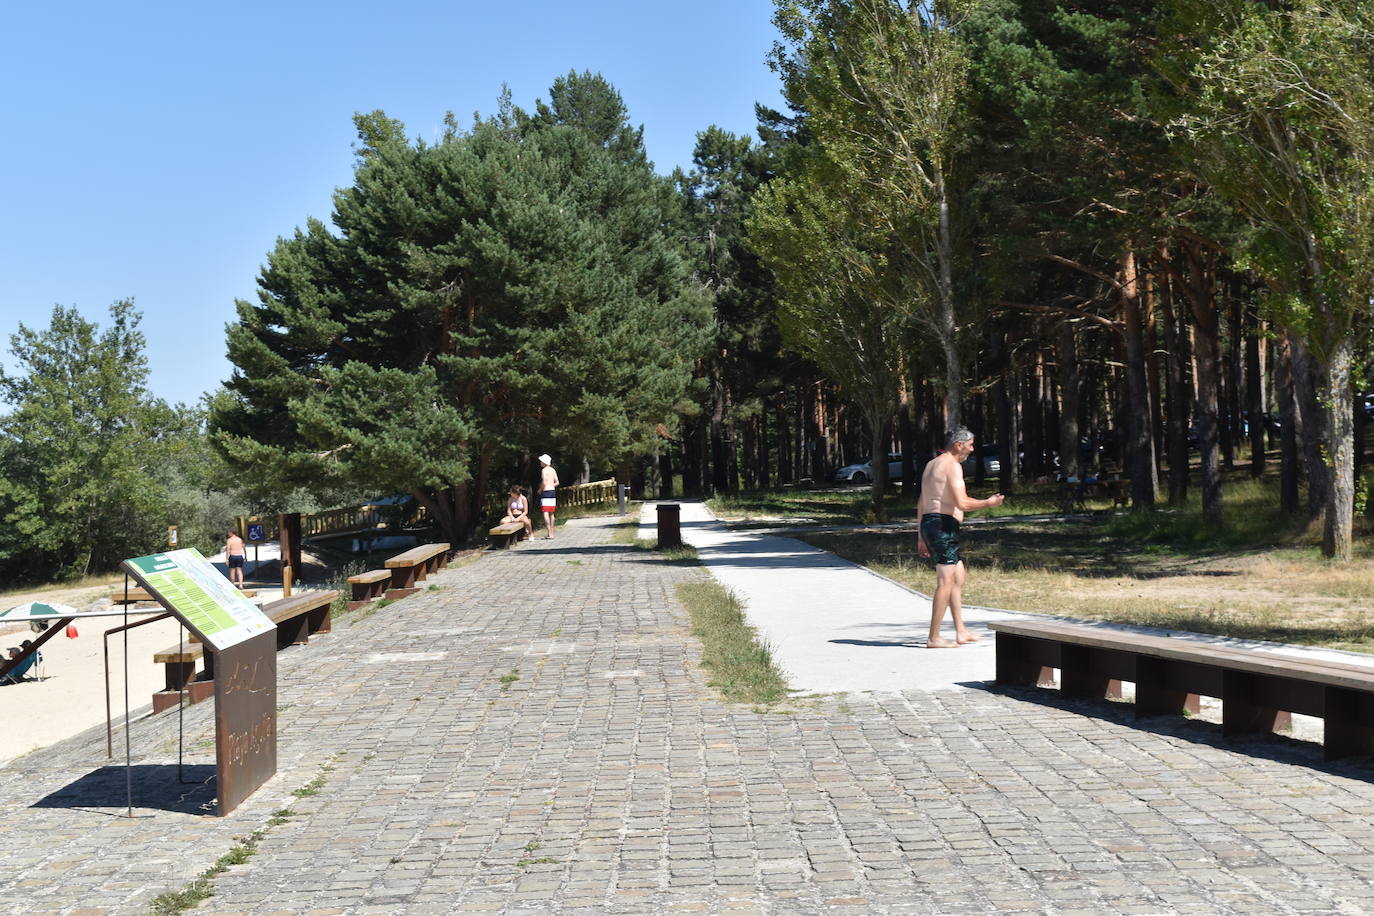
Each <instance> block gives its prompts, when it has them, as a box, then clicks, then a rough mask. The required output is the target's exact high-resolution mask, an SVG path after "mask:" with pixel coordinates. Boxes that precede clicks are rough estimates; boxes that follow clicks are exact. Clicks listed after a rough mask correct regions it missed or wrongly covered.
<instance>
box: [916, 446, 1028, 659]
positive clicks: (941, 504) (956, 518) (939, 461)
mask: <svg viewBox="0 0 1374 916" xmlns="http://www.w3.org/2000/svg"><path fill="white" fill-rule="evenodd" d="M972 453H973V433H971V432H969V430H968V428H967V427H964V426H956V427H954V428H953V429H951V430H950V431H949V432H947V433H945V450H944V451H943V452H941V453H940V454H938V455H936V456H935V457H934V458H932V459H930V462H929V463H928V464H926V469H925V472H924V473H922V474H921V498H920V502H919V504H918V506H917V509H916V512H917V518H918V519H919V534H918V535H917V551H918V552H919V553H920V555H921V556H922V557H929V556H931V555H932V554H933V555H934V557H935V595H934V596H933V597H932V598H931V607H930V635H929V637H928V638H927V639H926V648H927V649H954V648H957V647H958V646H962V645H963V644H964V643H970V642H977V641H978V637H977V636H975V635H974V634H972V633H970V632H969V631H968V629H967V628H966V627H965V626H964V580H965V579H966V578H967V577H968V571H967V570H966V569H965V568H964V561H963V559H962V558H961V557H960V556H959V523H960V522H962V521H963V520H964V513H965V512H972V511H974V510H975V509H987V508H990V507H992V506H1000V505H1002V501H1003V500H1004V499H1006V497H1005V496H1003V495H1002V494H1001V493H997V494H995V495H993V496H990V497H988V498H987V499H974V498H972V497H971V496H969V495H968V493H966V492H965V491H964V459H965V458H967V457H968V456H969V455H971V454H972ZM945 608H949V612H950V616H951V617H953V618H954V639H955V641H954V642H950V641H949V640H947V639H944V638H942V637H941V636H940V622H941V621H942V620H944V617H945Z"/></svg>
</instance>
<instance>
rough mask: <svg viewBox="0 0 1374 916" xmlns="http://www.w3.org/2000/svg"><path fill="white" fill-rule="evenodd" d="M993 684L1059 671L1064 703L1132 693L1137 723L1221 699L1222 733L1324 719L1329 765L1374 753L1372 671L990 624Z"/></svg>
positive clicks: (1077, 628) (1181, 642)
mask: <svg viewBox="0 0 1374 916" xmlns="http://www.w3.org/2000/svg"><path fill="white" fill-rule="evenodd" d="M988 626H990V627H991V628H992V629H993V630H994V631H995V632H996V633H997V683H999V684H1019V685H1036V684H1042V683H1045V682H1046V681H1048V680H1049V679H1050V675H1051V672H1050V670H1049V669H1053V668H1058V669H1059V689H1060V692H1061V693H1062V694H1063V695H1064V696H1071V697H1098V698H1101V697H1106V696H1120V684H1121V681H1130V682H1132V683H1134V684H1135V714H1136V716H1137V717H1138V718H1141V717H1145V716H1159V715H1167V714H1172V713H1182V712H1184V711H1185V710H1186V711H1189V712H1197V710H1198V709H1199V702H1198V697H1199V696H1208V697H1217V698H1219V699H1220V700H1221V732H1222V734H1223V735H1227V736H1230V735H1239V734H1245V733H1250V732H1266V731H1279V730H1283V729H1286V728H1288V727H1289V725H1290V724H1291V722H1292V713H1298V714H1300V715H1307V716H1316V717H1318V718H1321V719H1322V720H1324V730H1323V755H1324V757H1325V759H1327V760H1334V759H1336V758H1339V757H1346V756H1349V755H1352V754H1370V753H1374V666H1365V665H1357V664H1353V663H1348V662H1339V661H1328V660H1326V659H1315V658H1300V657H1296V656H1292V655H1280V654H1278V653H1274V652H1263V651H1258V650H1254V649H1241V648H1233V647H1230V646H1222V645H1214V644H1211V643H1201V642H1193V641H1190V640H1187V639H1180V638H1177V637H1170V636H1152V635H1148V634H1142V633H1132V632H1129V631H1126V630H1120V629H1116V628H1113V627H1109V626H1106V625H1101V624H1098V625H1094V624H1088V623H1066V622H1062V621H1050V620H1047V621H1019V620H1017V621H1011V620H1003V621H995V622H993V623H990V624H989V625H988Z"/></svg>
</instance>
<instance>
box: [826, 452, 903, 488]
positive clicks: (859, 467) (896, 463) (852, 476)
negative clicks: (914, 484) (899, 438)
mask: <svg viewBox="0 0 1374 916" xmlns="http://www.w3.org/2000/svg"><path fill="white" fill-rule="evenodd" d="M872 479H873V459H872V458H867V459H865V460H864V461H862V462H860V463H859V464H846V465H845V466H844V467H842V468H840V469H839V470H838V471H836V472H835V476H834V480H835V482H836V483H868V482H869V481H870V480H872ZM887 479H888V480H901V479H902V456H901V455H900V454H898V453H896V452H888V455H887Z"/></svg>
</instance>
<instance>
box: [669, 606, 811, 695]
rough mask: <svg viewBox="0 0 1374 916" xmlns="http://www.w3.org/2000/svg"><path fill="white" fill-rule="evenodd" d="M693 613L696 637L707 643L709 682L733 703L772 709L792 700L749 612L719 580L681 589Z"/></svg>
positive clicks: (704, 646)
mask: <svg viewBox="0 0 1374 916" xmlns="http://www.w3.org/2000/svg"><path fill="white" fill-rule="evenodd" d="M677 594H678V598H679V600H681V601H682V603H683V605H684V606H686V608H687V614H688V617H689V618H690V620H691V630H692V635H693V636H696V637H697V638H698V639H700V640H701V664H702V667H703V668H705V669H706V670H707V671H708V672H709V673H710V678H709V680H708V681H707V683H709V684H710V685H711V686H712V687H715V688H716V689H718V690H719V691H720V692H721V695H722V696H723V697H724V698H725V699H726V700H727V701H729V702H732V703H751V704H754V705H756V706H762V707H765V708H766V707H769V706H772V705H774V704H776V703H780V702H782V701H783V700H785V699H787V696H788V693H787V682H786V681H784V680H783V677H782V674H781V672H779V671H778V669H777V666H776V665H775V664H774V663H773V653H772V652H771V651H770V650H769V649H768V647H767V646H766V645H763V644H762V643H761V642H759V638H758V633H756V632H755V631H754V628H753V627H751V626H749V624H747V623H746V622H745V620H744V608H743V606H742V605H741V604H740V603H739V600H738V599H737V598H735V596H734V595H733V594H731V593H730V592H729V591H728V590H727V589H725V588H724V587H722V586H721V585H720V584H718V583H717V582H715V581H714V580H712V581H709V582H687V583H684V584H682V585H679V586H678V587H677Z"/></svg>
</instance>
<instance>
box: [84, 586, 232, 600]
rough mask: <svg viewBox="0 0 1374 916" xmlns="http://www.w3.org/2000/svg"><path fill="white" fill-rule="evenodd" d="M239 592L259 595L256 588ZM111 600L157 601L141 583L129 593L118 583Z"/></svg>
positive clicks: (111, 594)
mask: <svg viewBox="0 0 1374 916" xmlns="http://www.w3.org/2000/svg"><path fill="white" fill-rule="evenodd" d="M239 594H240V595H243V596H244V597H245V598H253V597H256V596H257V594H258V591H257V589H254V588H245V589H240V590H239ZM110 600H111V601H113V602H114V603H115V604H146V603H147V602H150V601H151V602H156V601H157V599H156V598H154V597H153V595H152V593H151V592H149V591H148V590H147V589H146V588H144V587H143V586H141V585H139V586H133V585H131V586H129V589H128V591H127V593H126V592H125V589H124V586H122V585H116V586H115V587H114V588H113V589H111V590H110Z"/></svg>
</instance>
